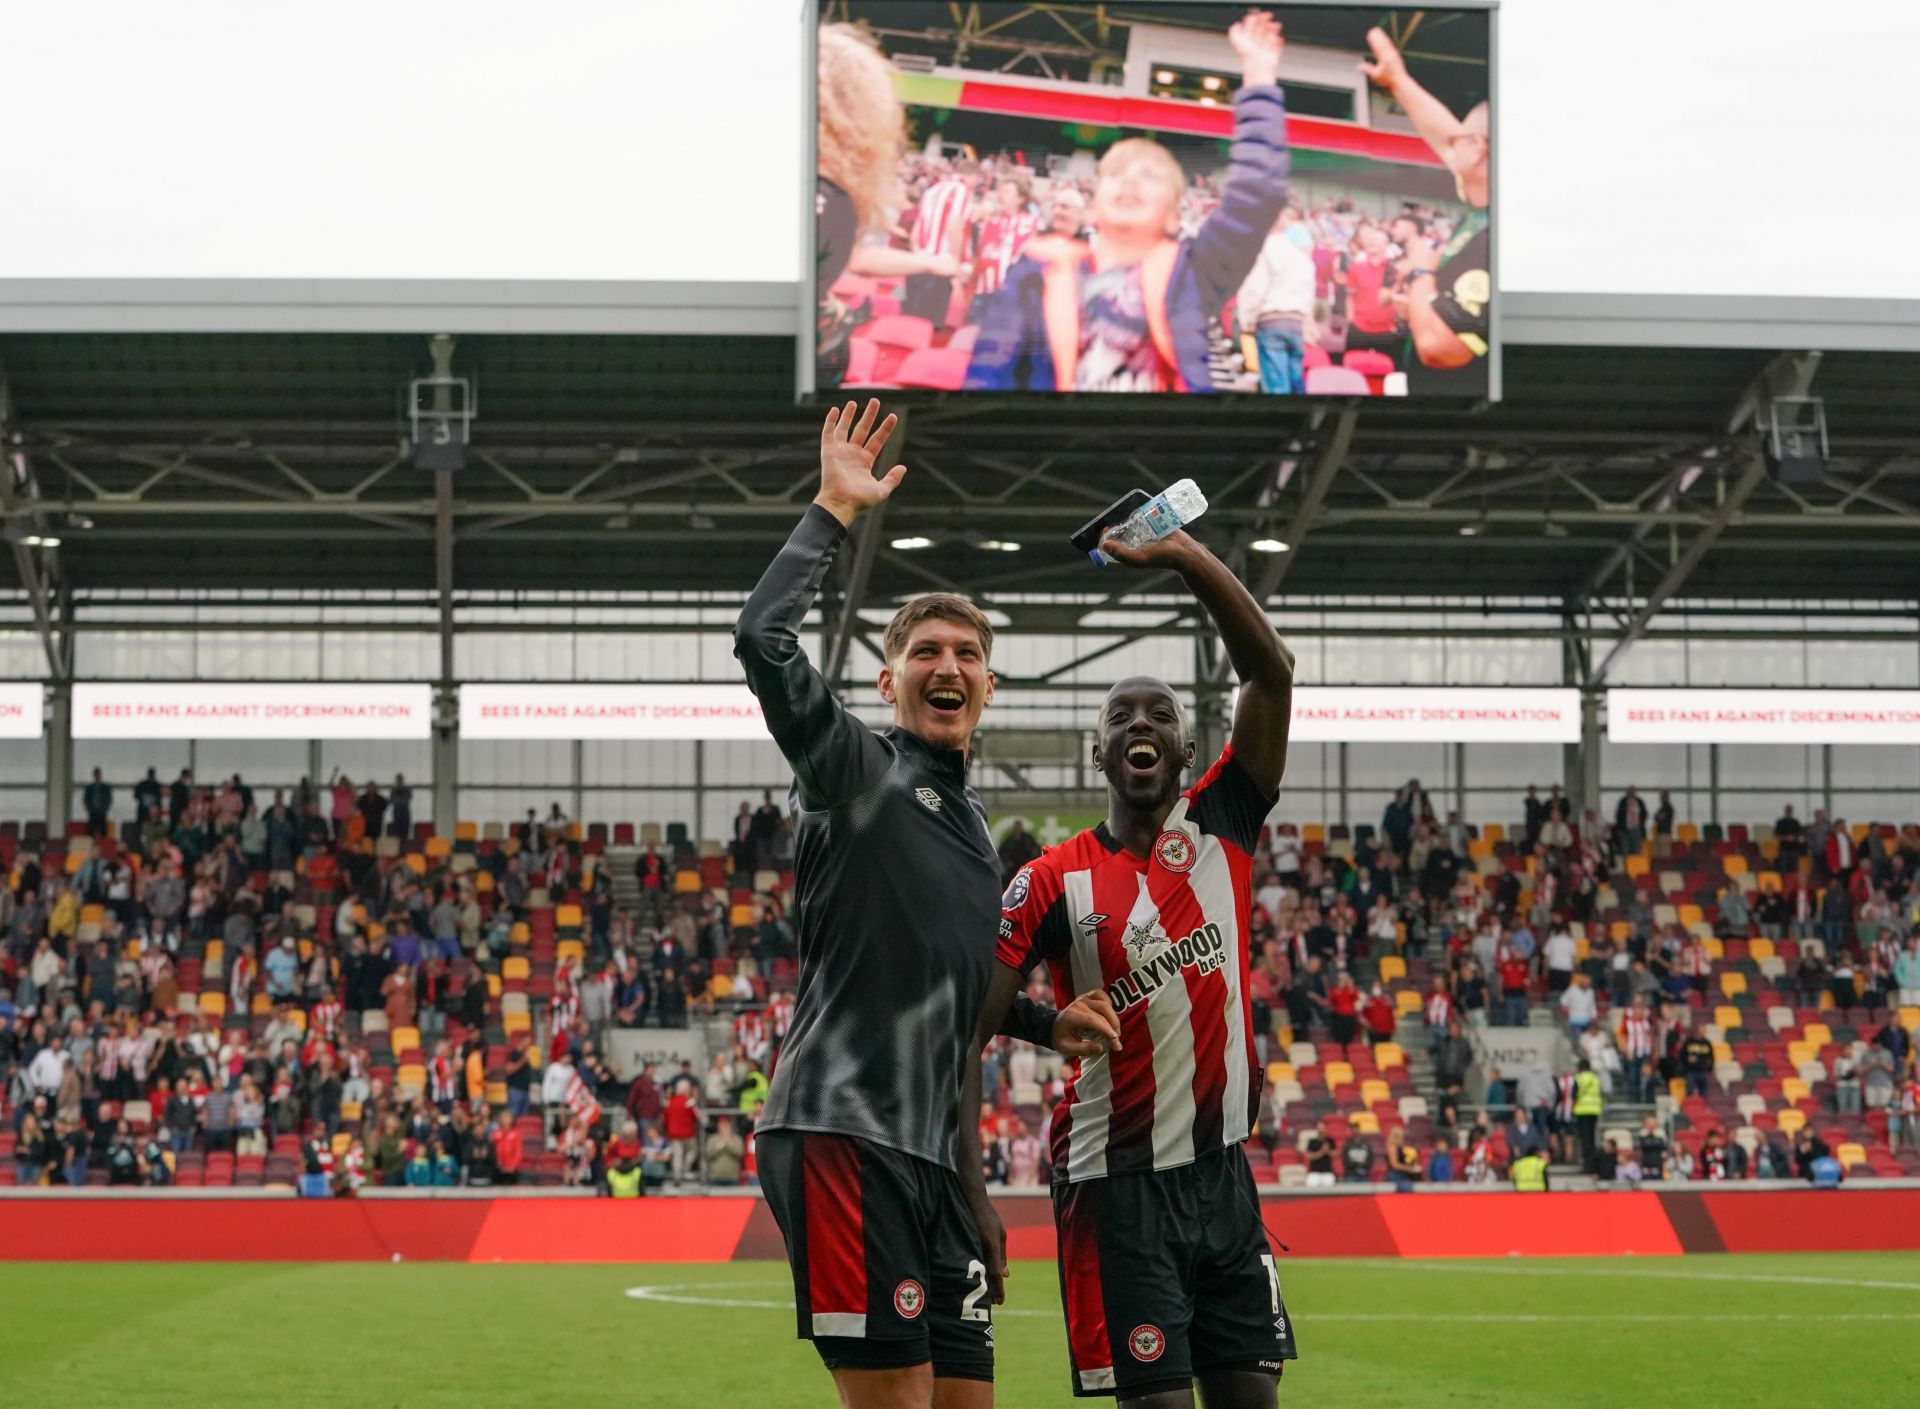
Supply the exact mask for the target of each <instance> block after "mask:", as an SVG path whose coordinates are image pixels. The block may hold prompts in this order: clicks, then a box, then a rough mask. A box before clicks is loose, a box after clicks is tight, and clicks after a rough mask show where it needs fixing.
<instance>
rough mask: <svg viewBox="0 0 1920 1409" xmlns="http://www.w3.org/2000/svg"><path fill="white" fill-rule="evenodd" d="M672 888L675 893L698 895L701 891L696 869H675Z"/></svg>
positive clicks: (698, 874)
mask: <svg viewBox="0 0 1920 1409" xmlns="http://www.w3.org/2000/svg"><path fill="white" fill-rule="evenodd" d="M673 889H674V893H675V894H676V895H698V894H699V893H700V891H701V885H700V873H699V872H698V871H675V872H674V873H673Z"/></svg>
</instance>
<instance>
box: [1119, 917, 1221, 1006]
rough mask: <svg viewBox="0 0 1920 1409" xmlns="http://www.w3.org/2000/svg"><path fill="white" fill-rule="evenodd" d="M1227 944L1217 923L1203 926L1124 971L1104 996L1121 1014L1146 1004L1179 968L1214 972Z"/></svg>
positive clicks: (1174, 978) (1174, 976)
mask: <svg viewBox="0 0 1920 1409" xmlns="http://www.w3.org/2000/svg"><path fill="white" fill-rule="evenodd" d="M1226 959H1227V941H1226V937H1225V936H1224V935H1222V934H1221V933H1220V926H1218V925H1217V924H1212V923H1208V924H1204V925H1202V926H1200V928H1199V929H1197V930H1195V931H1194V932H1193V933H1192V934H1190V935H1188V936H1187V937H1186V938H1185V939H1183V940H1181V941H1180V942H1179V943H1178V944H1171V943H1170V944H1168V945H1167V946H1166V948H1164V949H1162V950H1161V951H1160V952H1159V953H1158V954H1155V955H1154V956H1153V957H1152V958H1150V959H1148V960H1146V961H1145V962H1143V963H1141V964H1139V965H1137V966H1136V967H1134V968H1131V969H1129V970H1127V972H1126V973H1124V974H1122V975H1121V976H1120V977H1119V978H1117V979H1115V980H1114V981H1113V982H1112V983H1110V984H1108V985H1107V997H1108V998H1110V999H1112V1000H1113V1010H1114V1012H1116V1013H1124V1012H1126V1010H1127V1009H1129V1008H1131V1007H1133V1006H1134V1005H1135V1004H1136V1003H1145V1002H1146V1001H1148V1000H1149V999H1150V998H1152V997H1153V995H1154V994H1156V993H1158V992H1159V991H1160V990H1161V989H1162V988H1165V987H1166V986H1167V985H1168V984H1169V983H1172V982H1174V981H1175V980H1176V979H1177V978H1178V977H1179V975H1180V971H1181V970H1182V969H1192V970H1193V971H1194V972H1195V973H1196V974H1210V973H1213V972H1215V971H1216V970H1217V969H1219V967H1220V966H1221V965H1222V964H1224V963H1225V962H1226Z"/></svg>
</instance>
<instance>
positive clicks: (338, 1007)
mask: <svg viewBox="0 0 1920 1409" xmlns="http://www.w3.org/2000/svg"><path fill="white" fill-rule="evenodd" d="M345 1012H346V1005H345V1004H343V1003H342V1002H341V1001H340V1000H339V999H338V998H323V999H321V1000H320V1001H319V1002H318V1003H315V1004H314V1005H313V1012H312V1013H311V1014H309V1015H308V1018H307V1026H309V1027H311V1028H312V1029H313V1030H314V1031H315V1032H317V1033H319V1034H320V1036H322V1037H324V1038H326V1039H327V1041H329V1042H332V1041H334V1040H336V1039H337V1038H338V1037H339V1035H340V1019H341V1016H342V1015H343V1014H344V1013H345Z"/></svg>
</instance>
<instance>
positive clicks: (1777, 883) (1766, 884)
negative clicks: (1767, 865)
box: [1759, 871, 1785, 892]
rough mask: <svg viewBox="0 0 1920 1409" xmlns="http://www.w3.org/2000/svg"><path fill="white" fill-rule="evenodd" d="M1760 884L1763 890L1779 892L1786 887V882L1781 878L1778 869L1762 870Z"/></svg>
mask: <svg viewBox="0 0 1920 1409" xmlns="http://www.w3.org/2000/svg"><path fill="white" fill-rule="evenodd" d="M1759 886H1760V889H1761V890H1762V891H1766V892H1777V891H1779V890H1781V889H1783V888H1784V886H1785V882H1783V881H1782V880H1781V879H1780V873H1779V872H1778V871H1762V872H1761V873H1760V878H1759Z"/></svg>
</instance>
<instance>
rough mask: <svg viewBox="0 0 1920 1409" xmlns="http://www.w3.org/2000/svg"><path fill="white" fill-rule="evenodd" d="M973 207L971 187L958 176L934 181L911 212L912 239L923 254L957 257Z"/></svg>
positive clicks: (914, 245) (915, 247)
mask: <svg viewBox="0 0 1920 1409" xmlns="http://www.w3.org/2000/svg"><path fill="white" fill-rule="evenodd" d="M972 208H973V187H971V186H970V185H968V184H967V183H966V182H965V181H963V180H961V179H960V178H959V177H958V176H949V177H947V178H946V179H945V180H944V181H936V182H934V183H933V185H931V186H929V187H927V189H926V190H925V191H924V192H923V193H922V194H921V196H920V206H919V209H918V210H916V211H915V212H914V216H913V230H912V232H911V239H912V243H913V247H914V249H915V250H917V251H919V252H920V253H922V254H928V253H934V252H939V251H947V252H951V253H954V254H958V253H959V251H960V248H961V239H962V237H963V235H964V234H965V232H966V225H967V216H968V213H969V212H970V211H971V210H972Z"/></svg>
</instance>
